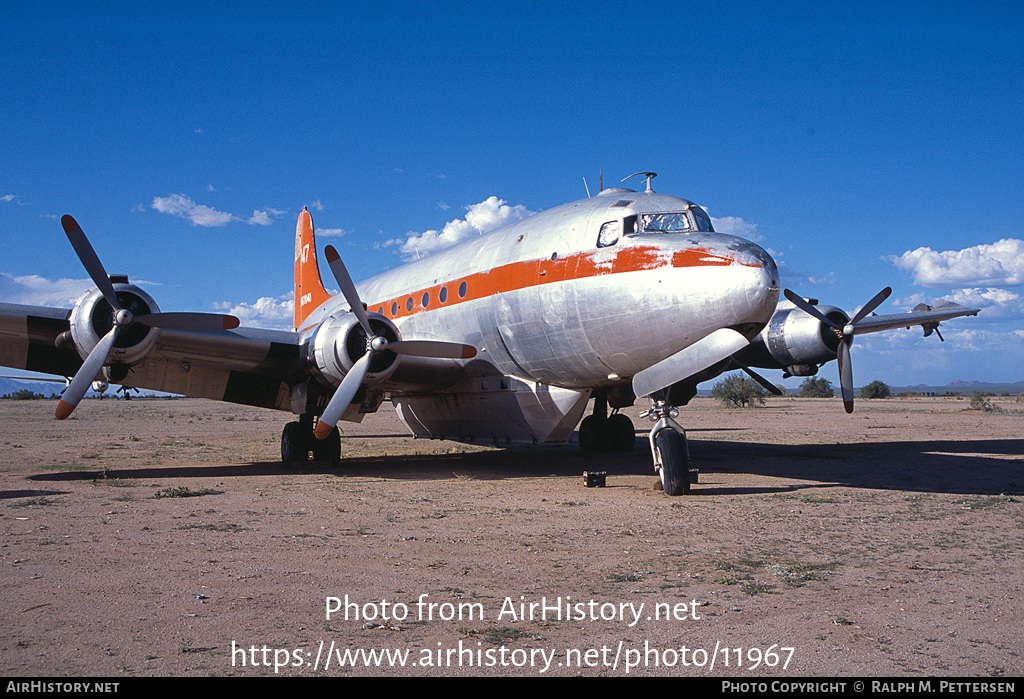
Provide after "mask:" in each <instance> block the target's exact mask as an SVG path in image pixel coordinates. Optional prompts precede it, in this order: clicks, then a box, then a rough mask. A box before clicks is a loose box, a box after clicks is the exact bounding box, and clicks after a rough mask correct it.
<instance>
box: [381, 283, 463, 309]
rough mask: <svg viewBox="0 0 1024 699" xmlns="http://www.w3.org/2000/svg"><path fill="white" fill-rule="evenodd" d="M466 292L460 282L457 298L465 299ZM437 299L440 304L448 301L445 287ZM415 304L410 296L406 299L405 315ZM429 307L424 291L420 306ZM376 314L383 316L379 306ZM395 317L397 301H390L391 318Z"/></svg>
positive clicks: (427, 293) (427, 295)
mask: <svg viewBox="0 0 1024 699" xmlns="http://www.w3.org/2000/svg"><path fill="white" fill-rule="evenodd" d="M467 290H468V287H467V285H466V282H462V283H460V284H459V298H460V299H464V298H466V291H467ZM437 298H438V300H439V301H440V302H441V303H445V302H447V301H448V287H447V286H442V287H441V291H439V292H438V293H437ZM415 303H416V302H415V301H414V300H413V297H412V296H410V297H408V298H407V299H405V310H406V312H407V313H410V312H412V309H413V305H414V304H415ZM429 305H430V292H429V291H424V292H423V296H421V297H420V306H422V307H423V308H427V307H428V306H429ZM377 312H378V313H380V314H381V315H384V307H383V306H380V307H379V308H378V309H377ZM396 316H398V301H392V302H391V317H392V318H395V317H396Z"/></svg>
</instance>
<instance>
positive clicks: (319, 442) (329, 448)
mask: <svg viewBox="0 0 1024 699" xmlns="http://www.w3.org/2000/svg"><path fill="white" fill-rule="evenodd" d="M312 444H313V458H314V459H315V460H317V461H328V462H330V464H331V466H335V467H337V466H338V465H340V464H341V434H340V433H339V432H338V428H337V427H335V428H334V429H333V430H331V433H330V434H329V435H327V436H326V437H324V438H323V439H317V438H316V437H314V438H313V442H312Z"/></svg>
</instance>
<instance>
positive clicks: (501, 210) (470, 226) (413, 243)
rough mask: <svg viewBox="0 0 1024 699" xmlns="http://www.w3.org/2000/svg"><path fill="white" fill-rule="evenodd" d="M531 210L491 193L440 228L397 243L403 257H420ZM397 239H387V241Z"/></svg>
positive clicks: (521, 215)
mask: <svg viewBox="0 0 1024 699" xmlns="http://www.w3.org/2000/svg"><path fill="white" fill-rule="evenodd" d="M532 214H533V212H532V211H529V210H527V208H526V207H525V206H522V205H521V204H520V205H517V206H509V205H508V204H506V203H505V200H504V199H499V198H498V197H495V196H492V197H488V198H487V199H486V200H484V201H482V202H480V203H479V204H473V205H472V206H467V207H466V216H465V218H460V219H456V220H454V221H449V222H448V223H446V224H445V225H444V228H442V229H441V230H440V231H436V230H430V231H426V232H424V233H415V232H413V233H410V234H409V236H408V237H407V238H406V240H405V241H404V242H402V243H401V248H400V251H401V253H402V256H403V257H404V258H406V259H411V258H416V257H423V256H425V255H429V254H430V253H432V252H437V251H438V250H444V249H446V248H450V247H452V246H453V245H458V244H459V243H461V242H463V241H465V240H468V239H470V238H473V237H475V236H478V235H483V234H484V233H488V232H490V231H493V230H494V229H496V228H500V227H501V226H504V225H506V224H508V223H513V222H515V221H519V220H521V219H524V218H526V217H527V216H531V215H532ZM391 242H398V241H388V243H387V244H390V243H391Z"/></svg>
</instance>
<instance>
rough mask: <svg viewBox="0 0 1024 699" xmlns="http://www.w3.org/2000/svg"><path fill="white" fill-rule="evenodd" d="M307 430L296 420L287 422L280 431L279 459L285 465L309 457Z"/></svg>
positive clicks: (302, 460)
mask: <svg viewBox="0 0 1024 699" xmlns="http://www.w3.org/2000/svg"><path fill="white" fill-rule="evenodd" d="M307 433H308V430H307V429H306V428H305V427H303V426H302V424H301V423H298V422H289V423H288V424H287V425H285V426H284V431H283V432H282V433H281V461H282V462H283V463H284V465H285V466H291V465H292V464H294V463H301V462H304V461H306V459H308V458H309V446H310V445H309V440H308V439H307V437H306V435H307Z"/></svg>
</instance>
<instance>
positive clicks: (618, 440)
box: [605, 413, 636, 454]
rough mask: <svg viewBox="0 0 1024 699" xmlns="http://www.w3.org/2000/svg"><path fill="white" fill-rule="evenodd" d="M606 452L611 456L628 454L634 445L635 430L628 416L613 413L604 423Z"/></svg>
mask: <svg viewBox="0 0 1024 699" xmlns="http://www.w3.org/2000/svg"><path fill="white" fill-rule="evenodd" d="M605 431H606V432H607V438H608V451H610V452H611V453H613V454H628V453H629V452H631V451H633V447H634V446H635V445H636V428H634V427H633V421H632V420H630V419H629V416H628V415H623V414H622V413H615V414H614V415H611V416H609V418H608V420H607V422H606V423H605Z"/></svg>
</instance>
